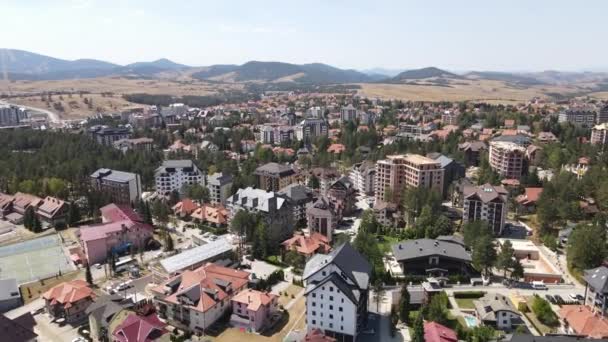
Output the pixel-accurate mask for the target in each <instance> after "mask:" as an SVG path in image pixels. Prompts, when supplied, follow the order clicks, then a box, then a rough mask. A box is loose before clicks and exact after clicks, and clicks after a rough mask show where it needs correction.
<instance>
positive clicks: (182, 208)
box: [171, 198, 198, 215]
mask: <svg viewBox="0 0 608 342" xmlns="http://www.w3.org/2000/svg"><path fill="white" fill-rule="evenodd" d="M197 208H198V205H197V204H196V203H194V202H193V201H192V200H191V199H189V198H184V199H183V200H181V201H179V202H177V204H176V205H174V206H173V208H171V209H172V210H173V212H174V213H175V214H182V215H190V214H192V212H194V211H195V210H196V209H197Z"/></svg>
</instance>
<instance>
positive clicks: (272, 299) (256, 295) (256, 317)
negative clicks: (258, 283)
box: [230, 289, 279, 332]
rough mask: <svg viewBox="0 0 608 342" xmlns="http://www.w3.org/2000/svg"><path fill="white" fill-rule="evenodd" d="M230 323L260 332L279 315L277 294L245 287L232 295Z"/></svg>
mask: <svg viewBox="0 0 608 342" xmlns="http://www.w3.org/2000/svg"><path fill="white" fill-rule="evenodd" d="M231 302H232V316H230V324H231V325H232V326H235V327H238V328H244V329H246V330H247V331H251V332H260V331H263V330H264V329H265V328H267V327H268V326H269V325H270V324H271V322H272V321H276V320H277V319H278V318H279V317H277V316H276V314H277V313H278V303H279V302H278V296H277V295H274V294H271V293H268V292H261V291H256V290H252V289H246V290H243V291H241V292H239V293H238V294H237V295H236V296H234V297H232V300H231Z"/></svg>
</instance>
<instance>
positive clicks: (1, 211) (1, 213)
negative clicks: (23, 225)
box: [0, 192, 15, 219]
mask: <svg viewBox="0 0 608 342" xmlns="http://www.w3.org/2000/svg"><path fill="white" fill-rule="evenodd" d="M14 200H15V198H14V197H13V196H11V195H7V194H3V193H1V192H0V218H1V219H4V218H5V217H6V215H8V214H10V213H11V212H12V211H13V201H14Z"/></svg>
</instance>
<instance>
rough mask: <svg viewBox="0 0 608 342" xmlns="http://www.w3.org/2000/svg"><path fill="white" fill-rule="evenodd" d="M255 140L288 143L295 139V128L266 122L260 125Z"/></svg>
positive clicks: (278, 143) (276, 143) (279, 143)
mask: <svg viewBox="0 0 608 342" xmlns="http://www.w3.org/2000/svg"><path fill="white" fill-rule="evenodd" d="M256 140H257V142H259V143H261V144H270V145H281V144H290V143H291V142H292V141H294V140H295V130H294V129H293V127H290V126H279V125H273V124H266V125H263V126H261V127H260V133H259V135H258V138H257V139H256Z"/></svg>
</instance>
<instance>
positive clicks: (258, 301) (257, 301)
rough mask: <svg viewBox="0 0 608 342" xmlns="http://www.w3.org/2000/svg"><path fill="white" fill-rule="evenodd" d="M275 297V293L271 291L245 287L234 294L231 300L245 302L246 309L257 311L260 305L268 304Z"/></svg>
mask: <svg viewBox="0 0 608 342" xmlns="http://www.w3.org/2000/svg"><path fill="white" fill-rule="evenodd" d="M275 298H277V295H274V294H272V293H268V292H261V291H256V290H252V289H246V290H243V291H241V292H239V293H238V294H237V295H236V296H234V297H233V298H232V301H234V302H237V303H242V304H247V310H251V311H258V309H259V308H260V306H268V304H270V303H272V300H273V299H275Z"/></svg>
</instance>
